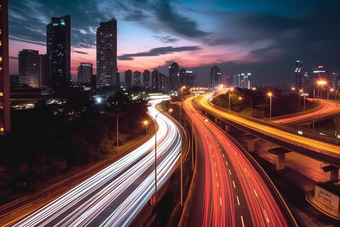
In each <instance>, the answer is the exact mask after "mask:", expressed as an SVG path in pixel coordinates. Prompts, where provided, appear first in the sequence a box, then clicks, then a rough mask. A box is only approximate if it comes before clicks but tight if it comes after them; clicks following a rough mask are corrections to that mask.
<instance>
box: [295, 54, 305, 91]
mask: <svg viewBox="0 0 340 227" xmlns="http://www.w3.org/2000/svg"><path fill="white" fill-rule="evenodd" d="M302 80H303V73H302V61H300V60H296V62H295V84H294V86H295V87H296V88H297V89H302V88H303V87H302Z"/></svg>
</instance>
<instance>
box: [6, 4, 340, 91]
mask: <svg viewBox="0 0 340 227" xmlns="http://www.w3.org/2000/svg"><path fill="white" fill-rule="evenodd" d="M339 9H340V1H339V0H299V1H296V0H275V1H269V0H256V1H254V0H215V1H214V0H197V1H194V0H187V1H177V0H174V1H171V0H158V1H150V0H124V1H120V0H96V1H94V0H58V1H55V0H29V1H27V0H9V34H10V43H9V44H10V47H9V49H10V58H11V59H10V74H17V73H18V52H19V51H20V50H22V49H34V50H39V53H41V54H45V53H46V25H47V24H48V23H49V22H50V21H51V17H60V16H64V15H66V14H68V15H70V16H71V43H72V52H71V67H72V74H76V73H77V67H78V66H79V64H80V62H89V63H92V64H93V65H94V68H95V67H96V29H97V27H99V23H100V22H105V21H108V20H109V19H110V18H112V17H114V18H116V19H117V21H118V23H117V24H118V25H117V26H118V34H117V36H118V44H117V46H118V70H119V72H120V73H121V75H123V74H124V71H125V70H127V69H131V70H133V71H135V70H139V71H144V70H145V69H149V70H152V69H154V68H158V67H159V70H160V72H162V73H164V74H166V75H168V66H169V65H170V64H171V63H172V62H174V61H175V62H177V63H178V64H179V66H180V67H181V68H186V69H189V70H193V71H194V73H196V75H197V81H198V82H199V83H205V82H208V78H209V73H210V68H211V67H212V66H214V65H216V66H218V67H219V68H221V69H222V71H223V73H225V74H226V75H235V74H238V73H242V72H250V73H252V76H253V77H252V84H253V85H260V84H266V83H272V84H277V83H279V82H286V83H289V84H291V83H292V82H293V80H294V67H295V61H296V60H298V59H299V60H302V61H303V63H304V71H309V72H311V71H313V70H315V69H316V68H317V66H318V65H324V66H325V67H326V68H328V69H329V70H330V71H331V72H334V71H338V72H339V71H340V57H339V56H340V54H339V53H340V25H339V21H340V14H339ZM94 71H95V70H94Z"/></svg>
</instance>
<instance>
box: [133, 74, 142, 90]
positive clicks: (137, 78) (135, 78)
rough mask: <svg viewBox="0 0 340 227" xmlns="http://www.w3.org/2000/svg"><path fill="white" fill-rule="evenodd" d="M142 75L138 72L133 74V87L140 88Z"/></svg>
mask: <svg viewBox="0 0 340 227" xmlns="http://www.w3.org/2000/svg"><path fill="white" fill-rule="evenodd" d="M140 75H141V73H140V72H139V71H138V70H137V71H135V72H133V86H134V87H136V86H140V79H141V78H140Z"/></svg>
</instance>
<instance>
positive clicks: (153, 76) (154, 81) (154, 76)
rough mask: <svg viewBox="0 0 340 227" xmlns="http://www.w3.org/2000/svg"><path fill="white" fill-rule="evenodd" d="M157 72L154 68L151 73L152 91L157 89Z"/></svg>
mask: <svg viewBox="0 0 340 227" xmlns="http://www.w3.org/2000/svg"><path fill="white" fill-rule="evenodd" d="M159 79H160V78H159V72H158V70H157V69H154V70H153V71H152V73H151V88H152V90H153V91H159V90H160V89H159V88H160V86H159Z"/></svg>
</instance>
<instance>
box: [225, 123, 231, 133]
mask: <svg viewBox="0 0 340 227" xmlns="http://www.w3.org/2000/svg"><path fill="white" fill-rule="evenodd" d="M224 130H225V131H226V132H229V131H230V125H228V124H225V127H224Z"/></svg>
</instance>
